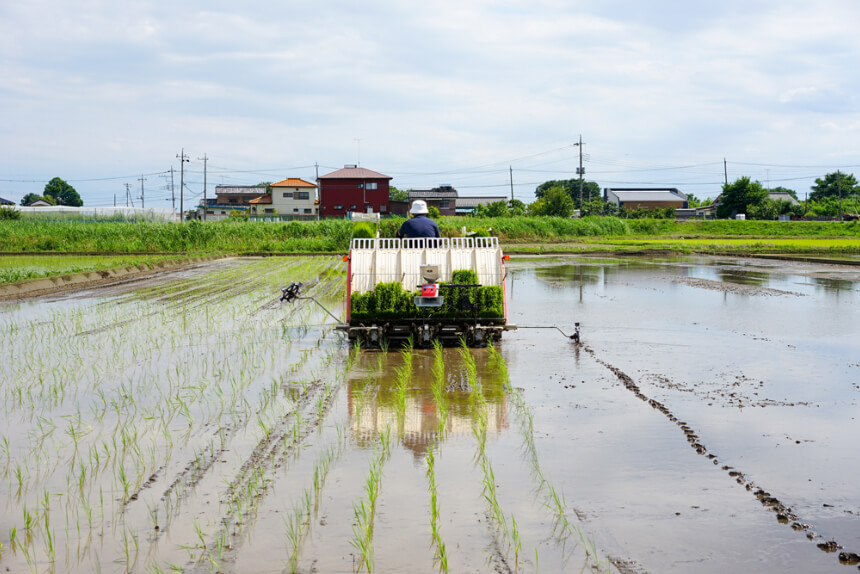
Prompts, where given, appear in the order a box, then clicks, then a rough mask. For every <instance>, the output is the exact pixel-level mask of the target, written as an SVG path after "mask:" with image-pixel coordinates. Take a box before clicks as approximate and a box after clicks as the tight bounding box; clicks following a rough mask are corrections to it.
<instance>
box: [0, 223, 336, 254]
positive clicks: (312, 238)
mask: <svg viewBox="0 0 860 574" xmlns="http://www.w3.org/2000/svg"><path fill="white" fill-rule="evenodd" d="M351 234H352V222H350V221H346V220H323V221H308V222H302V221H291V222H288V223H271V224H270V223H257V222H218V223H202V222H199V221H190V222H187V223H159V222H86V221H26V220H19V221H2V222H0V251H3V252H73V253H82V252H83V253H191V254H218V253H253V252H269V253H291V252H299V253H301V252H314V253H315V252H320V253H325V252H338V251H345V250H346V249H347V248H348V246H349V238H350V236H351Z"/></svg>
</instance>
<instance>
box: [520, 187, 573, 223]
mask: <svg viewBox="0 0 860 574" xmlns="http://www.w3.org/2000/svg"><path fill="white" fill-rule="evenodd" d="M573 210H574V204H573V200H572V199H571V198H570V195H568V194H567V192H566V191H565V190H564V188H562V187H561V186H560V185H557V186H555V187H551V188H550V189H548V190H547V191H546V192H545V193H544V195H543V197H541V198H540V199H538V200H537V201H535V202H534V203H532V204H531V205H529V215H549V216H554V217H570V215H571V214H572V213H573Z"/></svg>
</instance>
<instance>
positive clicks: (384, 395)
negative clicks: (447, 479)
mask: <svg viewBox="0 0 860 574" xmlns="http://www.w3.org/2000/svg"><path fill="white" fill-rule="evenodd" d="M442 353H443V359H444V366H445V372H444V376H443V378H442V385H441V394H440V398H441V400H442V402H443V404H442V405H440V404H439V402H438V401H437V398H436V397H435V396H434V392H433V385H434V383H435V382H436V378H435V376H434V373H433V351H424V350H416V351H414V352H413V355H412V357H413V358H412V362H413V369H412V377H411V378H410V379H409V382H408V384H407V385H406V391H405V398H404V399H403V400H402V402H401V398H400V395H399V394H398V387H397V369H399V368H402V367H403V365H404V360H403V356H402V354H401V353H398V352H388V353H381V352H371V351H362V352H360V353H359V356H358V357H357V359H356V362H355V366H354V368H353V370H352V372H353V373H356V375H355V376H353V377H352V378H350V379H348V380H347V389H348V409H349V418H350V426H351V428H352V435H353V438H354V440H355V442H356V444H357V445H358V446H360V447H367V448H372V447H373V446H374V445H375V444H376V443H377V440H378V436H379V434H380V433H382V432H384V431H385V429H386V428H391V429H392V431H393V432H394V436H397V437H398V438H399V440H400V442H401V444H402V445H403V446H404V447H406V448H407V449H409V450H410V451H412V453H413V455H414V456H415V458H416V459H420V458H423V457H424V455H426V454H427V451H428V449H429V448H430V447H431V446H432V445H433V444H434V443H436V442H437V441H439V440H445V438H446V437H449V436H462V435H472V434H473V424H474V422H475V419H476V416H477V414H476V410H475V409H476V402H477V401H476V400H475V397H472V396H471V389H470V385H469V382H468V376H467V368H466V364H465V362H464V360H463V358H462V356H461V354H460V353H461V351H460V350H459V349H443V350H442ZM471 355H472V357H473V358H474V360H475V366H476V369H477V377H478V378H477V382H478V385H477V386H478V387H479V390H478V391H477V392H479V393H480V394H481V395H482V396H483V398H484V401H485V402H486V420H487V434H488V435H494V434H500V433H501V432H502V431H503V430H504V429H506V428H508V425H509V423H508V419H507V400H506V395H505V389H504V381H503V380H502V379H501V378H500V376H499V375H498V374H497V373H496V372H495V369H494V368H493V367H492V366H491V365H490V364H489V361H488V356H487V352H486V351H485V350H482V349H472V350H471ZM442 411H445V419H444V420H441V417H440V413H441V412H442Z"/></svg>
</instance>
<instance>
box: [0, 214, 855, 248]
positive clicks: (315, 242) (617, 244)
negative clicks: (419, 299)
mask: <svg viewBox="0 0 860 574" xmlns="http://www.w3.org/2000/svg"><path fill="white" fill-rule="evenodd" d="M402 221H403V220H402V219H387V220H383V221H382V223H381V224H380V226H379V231H380V235H381V236H382V237H394V234H395V232H396V231H397V229H398V227H399V226H400V224H401V223H402ZM439 226H440V228H441V230H442V234H443V235H444V236H446V237H456V236H459V235H460V234H461V232H462V228H463V227H465V228H466V230H467V231H471V230H476V229H489V230H490V233H491V234H492V235H496V236H498V237H499V238H500V239H501V240H502V242H503V243H505V244H506V245H507V246H509V248H510V247H511V246H512V247H514V248H515V249H519V250H523V251H579V252H601V251H602V252H634V251H650V250H662V251H665V250H670V251H680V252H713V251H717V252H733V253H738V252H748V253H763V252H776V253H827V254H836V253H860V223H857V222H852V223H842V222H777V221H733V220H732V221H729V220H717V221H687V222H677V221H674V220H662V219H630V220H625V219H617V218H613V217H586V218H584V219H565V218H556V217H512V218H498V219H479V218H465V217H443V218H441V219H440V221H439ZM352 234H353V224H352V222H351V221H348V220H342V219H341V220H334V219H327V220H322V221H309V222H298V221H294V222H288V223H259V222H241V221H238V222H232V221H231V222H217V223H215V222H211V223H202V222H197V221H192V222H188V223H183V224H179V223H157V222H85V221H27V220H20V221H2V222H0V251H5V252H18V253H21V252H23V253H26V252H56V253H62V252H77V253H80V252H87V253H114V254H117V253H184V254H201V255H202V254H220V253H339V252H340V253H342V252H345V251H346V250H347V249H348V248H349V239H350V237H351V236H352Z"/></svg>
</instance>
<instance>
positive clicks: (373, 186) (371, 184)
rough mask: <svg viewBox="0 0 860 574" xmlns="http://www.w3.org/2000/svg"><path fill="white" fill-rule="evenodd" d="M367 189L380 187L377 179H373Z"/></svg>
mask: <svg viewBox="0 0 860 574" xmlns="http://www.w3.org/2000/svg"><path fill="white" fill-rule="evenodd" d="M367 189H370V190H374V189H379V184H378V183H376V182H375V181H372V182H370V183H368V184H367Z"/></svg>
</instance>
